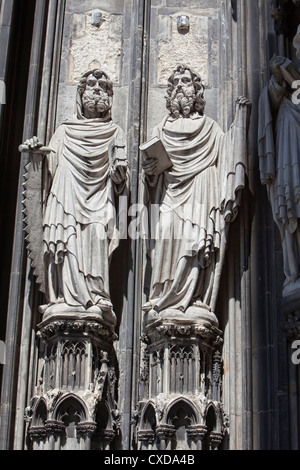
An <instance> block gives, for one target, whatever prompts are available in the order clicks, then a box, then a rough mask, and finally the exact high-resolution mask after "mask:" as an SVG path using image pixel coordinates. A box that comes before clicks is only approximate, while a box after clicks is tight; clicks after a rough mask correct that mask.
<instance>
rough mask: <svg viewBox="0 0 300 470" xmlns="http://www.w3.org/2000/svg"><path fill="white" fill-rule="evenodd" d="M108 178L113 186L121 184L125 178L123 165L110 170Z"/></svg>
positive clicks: (125, 172) (125, 171)
mask: <svg viewBox="0 0 300 470" xmlns="http://www.w3.org/2000/svg"><path fill="white" fill-rule="evenodd" d="M110 176H111V179H112V180H113V182H114V183H115V184H121V183H123V182H124V181H125V180H126V178H127V167H126V166H124V165H116V166H115V167H114V168H112V169H111V170H110Z"/></svg>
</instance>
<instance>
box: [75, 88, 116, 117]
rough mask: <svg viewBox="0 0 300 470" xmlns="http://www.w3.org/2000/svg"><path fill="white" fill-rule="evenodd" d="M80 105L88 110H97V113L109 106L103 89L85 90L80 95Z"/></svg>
mask: <svg viewBox="0 0 300 470" xmlns="http://www.w3.org/2000/svg"><path fill="white" fill-rule="evenodd" d="M82 106H83V107H84V108H86V109H88V110H89V111H94V110H95V109H96V110H97V112H98V113H101V114H102V113H105V112H106V111H108V110H109V109H110V107H111V105H110V100H109V96H108V94H107V93H105V92H104V91H100V92H99V93H96V92H94V91H90V90H88V91H85V92H84V93H83V95H82Z"/></svg>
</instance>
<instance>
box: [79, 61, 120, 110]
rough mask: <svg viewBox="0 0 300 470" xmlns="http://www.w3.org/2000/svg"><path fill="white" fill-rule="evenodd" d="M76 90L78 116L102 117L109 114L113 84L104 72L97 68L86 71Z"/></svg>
mask: <svg viewBox="0 0 300 470" xmlns="http://www.w3.org/2000/svg"><path fill="white" fill-rule="evenodd" d="M77 92H78V98H77V111H78V117H80V118H84V117H85V118H98V117H101V118H104V117H108V116H110V111H111V107H112V98H113V84H112V82H111V80H110V79H109V77H108V75H107V74H106V73H105V72H103V71H102V70H98V69H95V70H90V71H89V72H86V73H85V74H84V75H83V76H82V78H81V79H80V82H79V84H78V87H77ZM78 108H80V109H78Z"/></svg>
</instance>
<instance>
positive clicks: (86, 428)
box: [76, 422, 97, 450]
mask: <svg viewBox="0 0 300 470" xmlns="http://www.w3.org/2000/svg"><path fill="white" fill-rule="evenodd" d="M96 429H97V423H94V422H85V423H79V424H77V426H76V435H77V437H79V438H80V450H91V439H92V435H93V434H94V432H95V431H96Z"/></svg>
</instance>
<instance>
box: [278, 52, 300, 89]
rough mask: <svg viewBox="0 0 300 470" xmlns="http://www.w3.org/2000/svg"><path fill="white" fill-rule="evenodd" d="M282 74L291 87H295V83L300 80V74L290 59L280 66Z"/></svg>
mask: <svg viewBox="0 0 300 470" xmlns="http://www.w3.org/2000/svg"><path fill="white" fill-rule="evenodd" d="M280 70H281V73H282V75H283V78H284V80H285V81H286V82H287V83H288V84H289V85H290V86H292V85H293V82H294V81H296V80H300V73H299V71H298V70H297V69H296V67H295V66H294V64H293V62H292V61H291V60H289V59H286V60H285V61H284V62H283V64H282V65H281V66H280Z"/></svg>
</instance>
